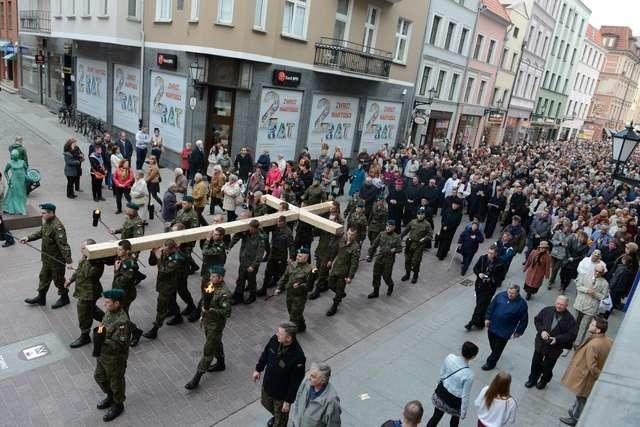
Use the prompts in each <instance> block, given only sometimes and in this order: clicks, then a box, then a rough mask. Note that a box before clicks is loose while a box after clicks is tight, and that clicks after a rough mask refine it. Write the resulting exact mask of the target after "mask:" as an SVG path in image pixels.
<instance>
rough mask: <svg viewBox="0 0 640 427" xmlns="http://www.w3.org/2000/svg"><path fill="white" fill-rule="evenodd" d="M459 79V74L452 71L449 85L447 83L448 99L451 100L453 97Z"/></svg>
mask: <svg viewBox="0 0 640 427" xmlns="http://www.w3.org/2000/svg"><path fill="white" fill-rule="evenodd" d="M459 79H460V74H455V73H454V74H453V76H451V85H449V101H453V97H454V96H455V95H456V90H457V89H458V80H459Z"/></svg>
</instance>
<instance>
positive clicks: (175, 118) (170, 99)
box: [149, 71, 187, 153]
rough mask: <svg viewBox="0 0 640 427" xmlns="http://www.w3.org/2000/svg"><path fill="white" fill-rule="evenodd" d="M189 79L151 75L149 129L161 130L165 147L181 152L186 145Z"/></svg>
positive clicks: (167, 75) (153, 73)
mask: <svg viewBox="0 0 640 427" xmlns="http://www.w3.org/2000/svg"><path fill="white" fill-rule="evenodd" d="M186 102H187V78H186V77H180V76H174V75H172V74H164V73H157V72H155V71H154V72H152V73H151V91H150V95H149V105H150V106H151V111H150V112H149V129H150V130H153V128H158V129H160V135H161V136H162V138H163V142H164V145H165V147H167V148H169V149H170V150H173V151H176V152H178V153H179V152H180V151H182V147H183V145H184V119H185V109H186Z"/></svg>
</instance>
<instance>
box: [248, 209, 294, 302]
mask: <svg viewBox="0 0 640 427" xmlns="http://www.w3.org/2000/svg"><path fill="white" fill-rule="evenodd" d="M293 252H294V246H293V233H291V229H290V228H289V227H287V219H286V218H285V217H284V216H281V217H279V218H278V222H276V228H275V229H274V230H273V231H272V232H271V253H270V254H269V259H268V260H267V269H266V271H265V273H264V281H263V282H262V287H261V288H260V290H258V292H257V293H256V295H258V296H265V295H266V294H267V288H272V287H274V286H276V284H277V283H278V279H279V278H280V277H282V273H284V271H285V269H286V268H287V261H288V260H289V254H293Z"/></svg>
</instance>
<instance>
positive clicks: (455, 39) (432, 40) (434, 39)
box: [428, 15, 471, 56]
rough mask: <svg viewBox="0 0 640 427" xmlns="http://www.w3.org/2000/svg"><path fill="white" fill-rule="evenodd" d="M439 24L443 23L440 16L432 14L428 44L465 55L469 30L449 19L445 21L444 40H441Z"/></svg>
mask: <svg viewBox="0 0 640 427" xmlns="http://www.w3.org/2000/svg"><path fill="white" fill-rule="evenodd" d="M441 25H443V18H442V16H439V15H434V16H433V21H432V25H431V31H430V32H429V39H428V42H429V44H430V45H432V46H437V47H441V48H443V49H445V50H450V51H452V52H457V53H458V54H459V55H464V56H467V50H468V49H467V44H468V43H467V39H468V38H469V33H470V31H471V30H470V29H469V28H467V27H465V26H463V25H460V24H458V23H456V22H453V21H451V20H450V21H449V22H448V23H447V27H446V33H445V36H444V40H442V32H441V31H440V30H441Z"/></svg>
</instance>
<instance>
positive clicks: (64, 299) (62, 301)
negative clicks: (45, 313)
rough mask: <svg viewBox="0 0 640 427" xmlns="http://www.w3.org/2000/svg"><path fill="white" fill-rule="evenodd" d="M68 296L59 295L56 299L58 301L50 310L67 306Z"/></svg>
mask: <svg viewBox="0 0 640 427" xmlns="http://www.w3.org/2000/svg"><path fill="white" fill-rule="evenodd" d="M69 303H70V301H69V295H60V298H58V301H56V302H55V303H54V304H53V305H52V306H51V308H53V309H56V308H60V307H64V306H65V305H67V304H69Z"/></svg>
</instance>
